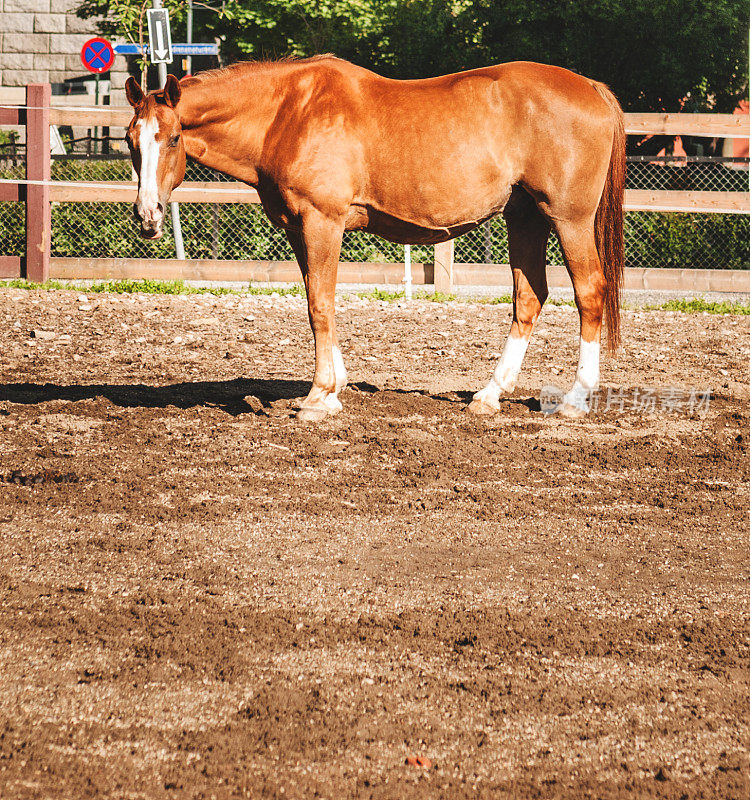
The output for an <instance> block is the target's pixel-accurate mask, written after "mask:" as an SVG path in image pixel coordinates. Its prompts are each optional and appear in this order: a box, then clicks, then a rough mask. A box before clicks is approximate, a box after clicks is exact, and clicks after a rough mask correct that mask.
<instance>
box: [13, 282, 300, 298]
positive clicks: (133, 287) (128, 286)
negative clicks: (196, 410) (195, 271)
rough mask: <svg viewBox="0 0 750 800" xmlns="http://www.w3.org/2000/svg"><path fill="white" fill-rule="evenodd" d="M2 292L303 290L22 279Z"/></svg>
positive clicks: (293, 291) (296, 289)
mask: <svg viewBox="0 0 750 800" xmlns="http://www.w3.org/2000/svg"><path fill="white" fill-rule="evenodd" d="M0 288H2V289H29V290H39V291H45V292H49V291H72V292H83V293H85V294H89V293H97V292H99V293H101V292H109V293H111V294H134V293H136V292H142V293H144V294H212V295H227V294H255V295H272V294H277V295H291V296H293V297H301V296H302V295H304V293H305V291H304V288H303V287H302V286H301V285H300V284H296V283H295V284H294V285H292V286H288V287H287V286H285V287H282V288H277V289H274V288H271V287H257V286H253V285H252V284H248V286H247V287H246V288H245V287H243V288H242V289H231V288H229V287H226V286H190V285H188V284H186V283H185V282H184V281H153V280H148V279H146V280H141V281H131V280H123V281H96V282H95V283H92V284H90V285H88V286H80V285H76V284H73V283H69V282H67V281H46V282H45V283H34V282H33V281H27V280H23V279H18V278H16V279H13V280H8V281H0Z"/></svg>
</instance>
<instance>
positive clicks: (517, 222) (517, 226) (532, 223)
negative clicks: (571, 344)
mask: <svg viewBox="0 0 750 800" xmlns="http://www.w3.org/2000/svg"><path fill="white" fill-rule="evenodd" d="M503 214H504V216H505V221H506V223H507V225H508V250H509V254H510V266H511V270H512V271H513V322H512V324H511V326H510V334H509V336H508V338H507V340H506V342H505V347H504V348H503V353H502V355H501V357H500V360H499V361H498V362H497V365H496V366H495V371H494V372H493V374H492V377H491V378H490V382H489V383H488V384H487V385H486V386H485V387H484V389H481V390H480V391H478V392H477V393H476V394H475V395H474V399H473V400H472V402H471V404H470V405H469V411H471V412H472V413H474V414H494V413H495V412H496V411H498V410H499V408H500V403H499V399H500V395H501V394H503V393H508V392H512V391H513V389H514V388H515V385H516V380H517V378H518V374H519V372H520V371H521V364H522V363H523V358H524V356H525V355H526V348H527V347H528V345H529V339H530V338H531V331H532V329H533V327H534V323H535V322H536V321H537V318H538V317H539V314H540V312H541V310H542V305H544V301H545V300H546V299H547V275H546V255H547V239H548V238H549V231H550V223H549V221H548V220H547V219H546V218H545V217H544V216H543V215H542V213H541V212H540V211H539V209H538V208H537V206H536V204H535V203H534V201H533V200H532V198H531V197H530V196H529V195H528V194H526V192H525V191H523V190H521V189H514V191H513V195H512V196H511V199H510V201H509V202H508V205H507V207H506V209H505V211H504V212H503Z"/></svg>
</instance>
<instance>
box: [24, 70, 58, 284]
mask: <svg viewBox="0 0 750 800" xmlns="http://www.w3.org/2000/svg"><path fill="white" fill-rule="evenodd" d="M51 102H52V90H51V87H50V85H49V84H48V83H30V84H29V85H28V86H27V87H26V105H27V106H29V108H28V109H27V110H26V178H27V180H29V181H49V180H50V178H51V158H50V139H49V108H50V105H51ZM49 190H50V187H49V186H34V185H31V184H29V185H28V186H27V187H26V275H25V277H26V280H29V281H35V282H37V283H44V281H46V280H49V257H50V249H51V241H50V240H51V238H52V217H51V209H50V196H49V194H50V192H49Z"/></svg>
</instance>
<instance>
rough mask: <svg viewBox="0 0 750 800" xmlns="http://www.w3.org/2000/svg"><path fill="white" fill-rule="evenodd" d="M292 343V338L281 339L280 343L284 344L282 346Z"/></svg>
mask: <svg viewBox="0 0 750 800" xmlns="http://www.w3.org/2000/svg"><path fill="white" fill-rule="evenodd" d="M291 343H292V340H291V339H279V344H280V345H282V346H283V345H286V344H291Z"/></svg>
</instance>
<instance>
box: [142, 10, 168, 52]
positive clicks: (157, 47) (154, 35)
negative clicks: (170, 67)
mask: <svg viewBox="0 0 750 800" xmlns="http://www.w3.org/2000/svg"><path fill="white" fill-rule="evenodd" d="M146 14H147V16H148V40H149V52H150V54H151V63H152V64H171V63H172V36H171V33H170V30H169V11H167V9H166V8H149V9H148V10H147V11H146Z"/></svg>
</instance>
